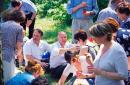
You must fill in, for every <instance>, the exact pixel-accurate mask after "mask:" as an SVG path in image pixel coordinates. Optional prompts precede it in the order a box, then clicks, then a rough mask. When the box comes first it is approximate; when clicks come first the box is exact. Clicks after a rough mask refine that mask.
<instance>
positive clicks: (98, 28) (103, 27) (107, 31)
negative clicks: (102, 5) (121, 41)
mask: <svg viewBox="0 0 130 85" xmlns="http://www.w3.org/2000/svg"><path fill="white" fill-rule="evenodd" d="M89 33H90V35H91V36H93V37H103V36H105V35H107V40H108V41H111V39H112V29H111V26H109V24H107V23H103V22H102V23H101V22H100V23H96V24H95V25H93V26H92V27H90V29H89Z"/></svg>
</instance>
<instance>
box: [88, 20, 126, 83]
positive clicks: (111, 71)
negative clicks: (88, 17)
mask: <svg viewBox="0 0 130 85" xmlns="http://www.w3.org/2000/svg"><path fill="white" fill-rule="evenodd" d="M89 33H90V35H91V36H92V37H93V40H94V41H95V42H96V43H97V44H99V45H100V49H99V51H98V54H97V56H96V59H95V60H94V65H93V66H91V67H88V71H89V72H93V73H94V74H95V76H96V77H95V84H96V85H125V84H124V81H123V80H125V79H127V78H128V61H127V57H126V53H125V51H124V49H123V47H122V46H121V45H120V44H118V43H117V42H115V41H113V40H112V30H111V27H110V26H109V25H108V24H106V23H97V24H95V25H93V26H92V27H91V28H90V29H89ZM117 48H118V49H117ZM115 61H116V62H115Z"/></svg>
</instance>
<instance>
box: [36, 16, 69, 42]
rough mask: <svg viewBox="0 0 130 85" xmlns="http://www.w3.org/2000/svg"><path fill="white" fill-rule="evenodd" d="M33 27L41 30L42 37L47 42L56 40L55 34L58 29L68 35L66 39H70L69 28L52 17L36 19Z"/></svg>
mask: <svg viewBox="0 0 130 85" xmlns="http://www.w3.org/2000/svg"><path fill="white" fill-rule="evenodd" d="M35 28H40V29H42V30H43V32H44V35H43V39H44V40H46V41H47V42H48V43H53V42H55V41H56V40H57V34H58V32H59V31H65V32H66V33H67V36H68V40H69V41H71V29H70V27H69V26H67V25H65V24H60V23H59V22H57V21H54V20H52V19H39V18H38V19H37V20H36V24H35Z"/></svg>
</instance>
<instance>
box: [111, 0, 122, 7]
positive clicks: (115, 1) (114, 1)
mask: <svg viewBox="0 0 130 85" xmlns="http://www.w3.org/2000/svg"><path fill="white" fill-rule="evenodd" d="M124 1H125V0H109V4H108V6H111V5H117V4H118V3H120V2H124Z"/></svg>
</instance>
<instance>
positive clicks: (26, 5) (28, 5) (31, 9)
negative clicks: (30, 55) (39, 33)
mask: <svg viewBox="0 0 130 85" xmlns="http://www.w3.org/2000/svg"><path fill="white" fill-rule="evenodd" d="M11 6H12V7H13V8H15V9H20V10H22V11H24V13H25V15H26V19H25V22H24V23H22V24H21V25H22V26H23V28H24V30H26V27H29V38H32V35H33V31H34V24H35V18H36V13H37V9H36V6H35V4H34V3H33V2H32V1H30V0H12V1H11Z"/></svg>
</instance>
